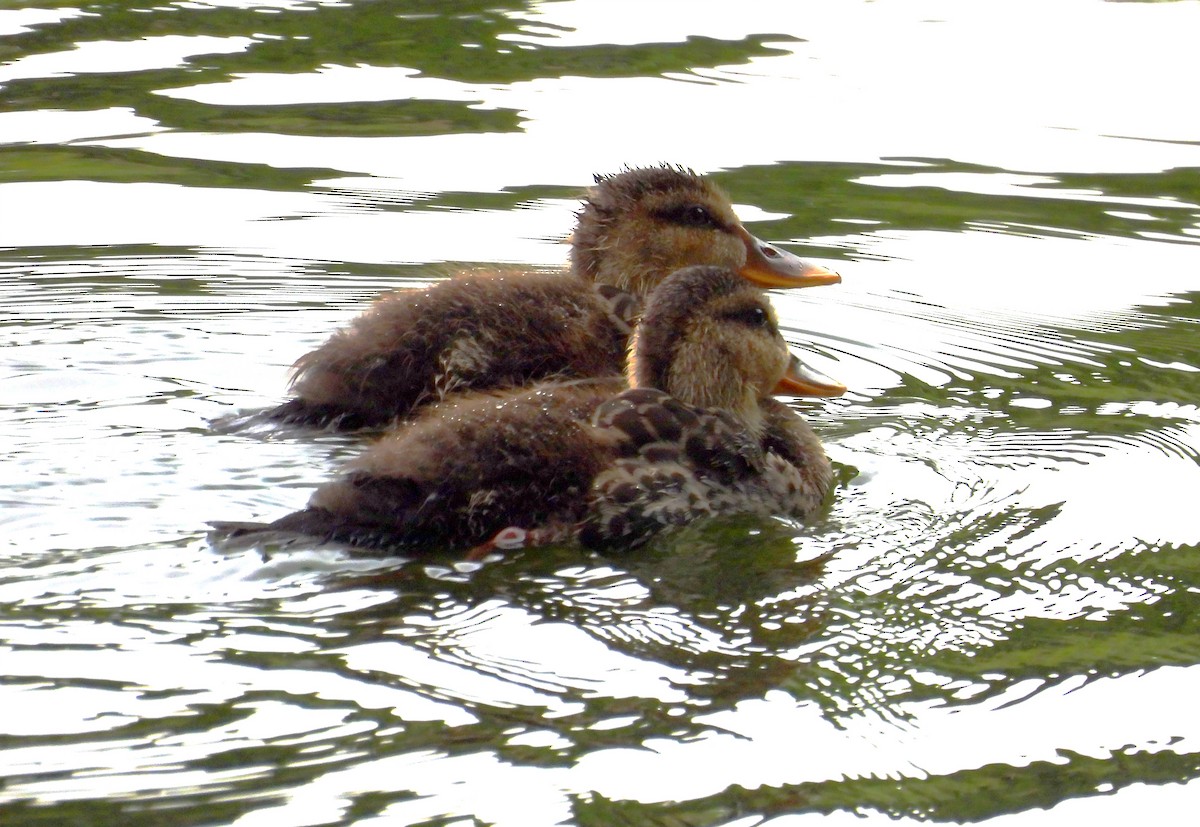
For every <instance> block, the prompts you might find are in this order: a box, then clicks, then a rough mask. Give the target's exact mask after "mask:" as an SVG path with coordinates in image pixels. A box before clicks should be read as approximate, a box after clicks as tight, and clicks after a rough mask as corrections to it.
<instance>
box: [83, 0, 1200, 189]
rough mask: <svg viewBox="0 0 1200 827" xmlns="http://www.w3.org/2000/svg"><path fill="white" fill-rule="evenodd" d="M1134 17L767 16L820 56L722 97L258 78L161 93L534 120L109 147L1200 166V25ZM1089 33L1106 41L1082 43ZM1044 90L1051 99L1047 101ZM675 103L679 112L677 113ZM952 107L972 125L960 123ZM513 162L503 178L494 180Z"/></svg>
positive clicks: (1096, 7) (588, 84) (471, 161)
mask: <svg viewBox="0 0 1200 827" xmlns="http://www.w3.org/2000/svg"><path fill="white" fill-rule="evenodd" d="M1131 5H1133V4H1120V3H1108V4H1096V3H1092V2H1083V0H1076V2H1073V3H1066V4H1055V6H1054V8H1053V9H1052V10H1050V9H1047V8H1046V7H1045V5H1044V4H1033V3H1028V4H1021V6H1022V7H1024V9H1025V11H1024V12H1021V11H1018V10H1017V7H1013V6H1011V5H1006V6H1005V7H1004V8H1003V12H1002V13H1000V12H998V11H997V8H996V7H994V6H991V5H987V4H983V5H977V4H969V5H962V4H947V3H926V4H920V5H912V4H905V5H900V6H885V7H878V6H876V5H874V4H846V3H831V2H824V3H820V4H811V3H808V4H794V5H792V6H786V7H784V6H779V5H778V4H769V5H768V4H753V3H750V4H744V7H742V8H739V14H738V23H737V26H736V28H735V31H740V30H753V31H757V32H764V33H771V32H775V33H783V34H789V35H793V36H796V37H800V38H806V40H805V41H803V42H794V41H783V42H779V43H775V44H772V45H773V46H774V47H776V48H778V49H780V50H781V51H782V52H783V54H780V55H771V56H764V57H757V58H753V59H752V60H750V62H749V63H748V64H747V65H744V66H732V67H723V68H719V69H716V70H712V71H707V72H705V77H708V78H711V79H713V80H714V82H712V83H708V84H699V83H686V82H679V81H678V80H674V79H671V78H580V77H563V78H541V79H537V80H532V81H521V82H515V83H511V84H487V83H465V82H460V81H453V80H447V79H444V78H437V77H429V76H424V75H420V74H418V73H417V72H416V71H415V70H413V69H410V68H404V67H396V68H387V67H373V66H357V67H324V68H321V69H319V70H318V71H317V72H315V73H308V74H299V75H296V74H292V75H282V74H271V73H255V74H247V75H243V76H241V77H238V78H236V79H234V80H232V81H228V82H224V83H218V84H204V85H200V86H196V87H188V88H183V89H173V90H163V92H162V94H168V95H171V96H175V97H180V98H185V99H188V100H195V101H200V102H206V103H214V104H222V105H233V106H239V105H241V106H246V105H255V104H257V105H265V104H280V103H289V102H291V103H300V102H308V103H311V102H318V101H365V100H404V99H419V100H421V99H423V100H452V101H463V102H469V103H473V104H475V105H477V106H480V107H486V108H507V109H511V110H514V111H517V112H520V113H521V115H522V117H523V118H524V119H525V121H526V122H525V123H524V125H523V127H522V131H521V132H520V133H510V134H472V135H441V136H432V137H407V138H322V139H319V140H318V139H312V138H305V137H300V136H285V135H270V136H267V135H248V134H226V135H214V134H209V135H201V134H189V133H184V132H173V133H166V134H161V135H154V136H146V137H136V138H129V139H122V140H99V141H97V143H99V144H102V145H104V146H120V147H139V148H143V149H146V150H147V151H150V152H156V153H161V154H164V155H174V156H179V157H187V158H208V159H213V160H226V161H238V162H243V163H260V162H268V163H272V164H276V165H286V166H295V167H326V168H330V169H342V170H348V171H356V172H365V173H370V174H373V175H376V176H380V175H382V176H387V177H393V178H395V179H396V180H397V181H398V182H399V183H398V185H397V186H398V188H401V189H403V188H410V189H422V190H445V189H458V190H472V191H495V190H499V189H502V188H504V187H506V186H514V185H517V184H520V183H525V182H528V181H531V180H537V181H580V182H584V181H586V180H587V176H588V175H589V174H590V173H591V172H593V171H596V170H606V169H614V168H616V167H618V166H620V165H621V164H625V163H652V162H656V161H661V160H663V159H664V158H667V159H671V160H674V161H679V162H683V163H686V164H689V165H691V166H694V167H696V168H697V169H699V170H701V171H711V170H715V169H719V168H722V167H725V166H729V164H730V159H729V156H728V149H727V147H731V146H736V147H737V155H736V157H737V164H739V165H750V164H767V163H772V162H777V161H781V160H789V159H804V160H810V161H817V160H859V159H863V158H872V159H875V158H889V157H891V158H895V157H935V158H936V157H944V158H955V159H956V160H959V161H963V162H972V163H978V164H985V165H989V166H995V167H1000V168H1004V169H1008V170H1022V171H1029V172H1036V171H1045V172H1063V171H1067V170H1076V171H1086V172H1099V171H1107V172H1115V171H1141V170H1162V169H1169V168H1172V167H1187V166H1193V167H1194V166H1200V147H1197V146H1196V145H1195V144H1193V143H1189V142H1190V141H1191V140H1192V139H1194V137H1195V134H1196V131H1197V128H1198V127H1200V124H1198V122H1197V118H1196V115H1195V113H1194V111H1193V108H1192V107H1188V106H1186V105H1183V102H1182V101H1172V100H1170V99H1169V98H1168V99H1166V100H1164V99H1163V98H1162V97H1160V96H1158V95H1155V94H1147V93H1146V92H1145V90H1146V89H1153V88H1155V87H1156V86H1157V85H1158V83H1160V82H1161V79H1162V78H1166V77H1194V76H1197V75H1198V74H1200V53H1197V52H1196V50H1195V49H1192V48H1191V45H1190V44H1191V32H1194V31H1197V30H1200V10H1198V9H1197V7H1196V5H1195V4H1189V3H1172V4H1162V5H1160V6H1159V7H1158V8H1157V9H1156V12H1157V13H1158V14H1159V15H1160V16H1159V17H1157V19H1156V20H1155V22H1154V23H1153V24H1152V25H1148V24H1146V23H1145V22H1144V20H1145V16H1144V14H1143V10H1141V9H1137V8H1130V6H1131ZM705 8H707V9H708V10H709V12H710V14H709V15H708V16H707V17H706V16H705V14H704V13H703V12H693V11H692V10H691V7H690V6H689V9H688V12H687V13H686V14H684V15H679V16H677V17H676V16H673V15H667V14H664V15H661V16H654V15H650V16H646V17H645V20H646V22H647V23H648V24H649V25H651V26H652V27H655V28H658V29H659V31H658V37H656V39H661V40H665V41H677V40H682V39H684V38H685V37H686V36H689V35H697V34H707V35H708V36H711V37H718V38H727V37H729V36H730V35H729V34H728V33H726V32H725V31H724V27H723V25H718V21H719V20H720V19H721V18H719V17H716V16H712V14H711V12H712V10H713V9H714V8H715V7H707V6H706V7H705ZM557 14H565V15H572V16H573V15H575V14H578V15H579V16H580V18H586V19H587V20H588V24H587V25H586V26H582V25H581V26H579V27H578V28H579V30H580V31H581V32H586V33H585V34H580V35H576V36H572V35H570V34H566V35H563V34H559V35H556V36H555V38H553V39H545V38H539V44H540V45H545V44H546V43H553V42H554V41H555V39H557V38H558V37H563V38H565V40H564V43H572V42H575V40H579V39H582V40H583V41H584V42H622V41H623V40H624V39H627V37H628V35H622V36H613V37H610V36H609V35H608V34H607V33H605V32H604V31H603V29H602V28H600V27H601V26H602V25H603V24H602V23H601V22H600V21H603V20H606V19H610V20H611V19H613V18H612V16H611V13H610V12H603V13H599V12H597V10H596V9H595V8H594V7H592V6H591V5H590V4H586V3H552V4H544V5H543V6H541V7H539V10H538V19H539V20H544V21H545V22H546V23H553V22H554V17H555V15H557ZM931 18H932V19H931ZM642 19H643V16H642V15H639V20H642ZM1084 19H1086V21H1087V22H1086V24H1084V23H1082V22H1081V21H1082V20H1084ZM568 20H570V18H568ZM1030 20H1036V21H1037V25H1030V24H1029V21H1030ZM566 25H567V26H569V27H570V26H571V23H570V22H568V23H567V24H566ZM706 26H707V28H706ZM1082 26H1086V30H1087V32H1088V34H1087V37H1079V36H1078V34H1079V32H1080V31H1081V27H1082ZM638 31H639V38H642V35H641V29H640V28H639V30H638ZM641 42H647V41H646V40H645V39H644V38H643V39H641ZM1014 44H1020V46H1019V53H1020V56H1021V58H1020V60H1014V59H1013V56H1014V51H1013V50H1014ZM1130 49H1136V50H1137V54H1138V60H1137V61H1135V62H1130V61H1124V60H1111V59H1106V58H1105V57H1102V56H1103V55H1115V54H1125V53H1127V52H1128V51H1129V50H1130ZM864 54H866V55H870V59H869V60H864V59H863V56H864ZM879 67H887V69H886V71H885V72H881V71H880V68H879ZM948 67H953V69H952V70H948ZM1033 87H1036V88H1038V93H1037V94H1036V95H1031V94H1030V93H1029V89H1030V88H1033ZM664 99H669V100H670V101H671V104H672V105H671V106H662V105H661V101H662V100H664ZM950 110H952V111H953V113H954V114H953V117H947V111H950ZM616 113H619V116H616ZM756 114H757V115H760V116H761V117H762V118H763V119H764V123H775V122H778V123H779V124H781V125H786V126H785V128H778V129H771V128H768V129H756V130H755V131H754V139H753V140H752V141H748V140H746V135H745V125H746V122H747V121H746V118H747V117H748V116H754V115H756ZM581 124H586V128H584V129H580V125H581ZM629 124H636V127H637V128H636V129H630V128H628V126H629ZM885 126H886V128H884V127H885ZM692 133H698V134H699V135H701V136H702V140H687V141H686V142H681V135H683V134H692ZM1133 138H1139V139H1147V140H1149V141H1152V142H1153V144H1152V146H1149V147H1148V146H1147V145H1146V141H1143V140H1131V139H1133ZM681 143H682V145H681ZM567 148H569V151H565V150H566V149H567ZM498 157H503V158H504V163H503V164H496V163H494V160H493V159H495V158H498Z"/></svg>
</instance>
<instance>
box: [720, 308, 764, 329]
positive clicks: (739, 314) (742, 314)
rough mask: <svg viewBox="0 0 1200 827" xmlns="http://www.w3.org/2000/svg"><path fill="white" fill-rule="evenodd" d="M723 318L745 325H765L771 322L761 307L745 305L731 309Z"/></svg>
mask: <svg viewBox="0 0 1200 827" xmlns="http://www.w3.org/2000/svg"><path fill="white" fill-rule="evenodd" d="M725 318H726V319H728V320H729V321H731V322H737V323H738V324H744V325H746V326H747V327H767V326H769V325H770V322H771V318H770V316H768V315H767V311H766V310H764V309H763V308H761V307H747V308H743V309H741V310H733V311H730V312H729V313H726V314H725Z"/></svg>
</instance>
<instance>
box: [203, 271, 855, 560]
mask: <svg viewBox="0 0 1200 827" xmlns="http://www.w3.org/2000/svg"><path fill="white" fill-rule="evenodd" d="M800 368H801V366H800V364H799V362H798V360H796V359H794V358H793V357H792V356H791V354H790V353H789V351H788V348H787V344H786V342H784V340H783V337H782V336H781V335H780V333H779V328H778V322H777V319H776V316H775V312H774V309H773V308H772V307H771V305H770V302H769V301H768V300H767V298H766V296H765V294H763V293H762V291H760V290H759V289H757V288H756V287H754V286H753V285H751V284H750V283H749V282H747V281H746V280H744V279H743V278H741V277H740V276H739V275H738V274H737V273H736V272H734V271H732V270H729V269H727V268H719V267H707V266H699V267H689V268H685V269H683V270H681V271H679V272H677V273H675V274H674V275H672V276H671V277H670V278H668V279H667V280H666V281H665V282H663V283H662V285H661V286H660V287H659V288H657V289H656V290H655V291H654V293H653V294H651V297H650V300H649V303H648V306H647V308H646V312H645V315H644V317H643V318H642V320H641V322H640V324H639V325H638V328H637V332H636V333H635V335H634V336H633V338H632V342H631V345H630V349H629V356H628V364H627V372H626V376H625V377H620V376H618V377H600V378H587V379H577V380H571V381H566V382H557V383H554V382H547V383H542V384H539V385H537V386H535V387H532V388H528V389H524V390H518V391H509V392H507V393H493V394H488V393H476V394H470V395H464V396H461V397H457V398H455V399H452V400H449V401H447V402H444V403H442V404H440V405H436V406H432V407H430V408H428V409H426V410H425V411H423V412H422V413H421V414H420V415H419V416H418V417H417V418H416V419H414V420H413V421H412V422H410V423H407V424H405V425H403V426H401V427H399V428H397V429H395V430H393V431H392V432H390V433H389V434H387V435H386V436H384V437H383V438H382V439H381V440H380V441H378V442H376V443H375V444H374V445H372V446H371V447H370V448H368V449H367V450H366V451H365V452H364V453H363V454H362V455H361V456H359V457H358V458H357V459H356V460H354V461H353V462H352V463H351V464H350V466H349V469H348V472H347V473H346V474H345V475H344V476H342V477H341V478H339V479H336V480H334V481H332V482H330V483H327V484H325V485H323V486H321V487H320V488H319V489H317V491H316V492H315V494H314V495H313V497H312V499H311V500H310V502H309V505H308V507H307V508H305V509H303V510H301V511H297V512H294V513H293V514H290V515H288V516H285V517H283V518H281V519H279V520H276V521H275V522H273V523H270V524H262V523H214V524H213V525H214V527H216V528H217V529H218V530H219V531H221V532H222V533H225V534H229V535H232V536H244V535H252V536H255V535H256V536H263V535H264V533H272V534H284V535H297V534H298V535H302V536H306V537H309V538H312V539H315V540H317V541H321V542H327V541H333V542H340V543H346V544H350V545H353V546H357V547H359V548H361V549H368V550H375V551H381V552H384V553H388V552H400V553H405V554H421V553H425V552H430V551H436V550H460V551H466V552H467V553H468V555H469V556H479V555H481V554H484V553H486V552H487V551H489V550H491V549H495V548H499V549H505V548H514V547H517V546H526V545H536V544H541V543H546V542H554V541H560V540H567V539H571V538H576V537H577V538H578V539H580V540H581V541H582V542H583V544H584V545H586V546H588V547H590V548H595V549H599V550H623V549H627V548H632V547H635V546H637V545H640V544H642V543H644V542H645V541H646V540H648V539H649V538H650V537H652V536H654V535H655V534H656V533H657V532H658V531H660V530H662V529H663V528H666V527H669V526H673V525H680V524H683V523H686V522H691V521H693V520H694V519H696V518H699V517H705V516H712V515H719V514H740V513H751V514H762V515H771V514H778V515H781V516H791V517H796V518H804V517H807V516H809V515H811V514H812V513H813V512H814V511H815V510H816V509H817V508H818V507H819V506H820V504H821V502H822V501H823V499H824V497H825V496H826V493H827V492H828V490H829V488H830V485H831V483H832V470H831V467H830V464H829V460H828V459H827V458H826V456H825V453H824V451H823V449H822V448H821V445H820V442H819V441H818V440H817V437H816V436H815V434H813V432H812V430H811V429H810V428H809V426H808V425H807V424H806V423H805V422H804V421H803V420H802V419H801V418H800V417H799V416H798V415H796V414H795V413H794V412H793V411H791V410H790V409H789V408H787V406H786V405H783V404H782V403H779V402H777V401H776V400H772V399H770V398H769V397H770V395H771V394H772V393H773V392H776V391H779V392H783V393H791V394H797V395H799V394H803V395H821V396H832V395H837V394H840V393H842V392H844V391H845V388H844V387H842V386H841V385H837V384H835V383H832V382H831V381H829V380H824V379H815V378H813V377H812V376H809V375H806V374H804V373H803V371H802V370H801V369H800Z"/></svg>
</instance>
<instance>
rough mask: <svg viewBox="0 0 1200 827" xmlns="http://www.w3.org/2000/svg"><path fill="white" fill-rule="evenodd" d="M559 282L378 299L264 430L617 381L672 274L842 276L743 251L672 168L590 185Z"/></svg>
mask: <svg viewBox="0 0 1200 827" xmlns="http://www.w3.org/2000/svg"><path fill="white" fill-rule="evenodd" d="M577 219H578V224H577V227H576V229H575V232H574V234H573V236H572V248H571V263H572V271H571V272H570V273H561V272H550V273H547V272H533V273H525V272H518V273H512V272H508V273H505V272H498V273H473V274H464V275H460V276H457V277H455V278H451V279H447V280H444V281H441V282H439V283H437V284H435V285H433V286H431V287H428V288H425V289H414V290H401V291H398V292H395V293H392V294H390V295H388V296H385V297H384V298H383V299H381V300H379V301H378V302H376V303H375V305H374V306H372V308H371V309H370V310H368V311H367V312H365V313H364V314H363V315H361V316H359V317H358V318H357V319H355V320H354V321H353V322H352V323H351V324H350V326H349V327H347V328H345V329H343V330H340V331H338V332H337V333H335V334H334V335H333V336H332V337H331V338H330V339H329V340H328V341H326V342H325V343H324V344H323V345H321V346H320V347H319V348H317V349H316V350H314V351H313V352H311V353H309V354H307V355H305V356H303V357H301V358H300V359H299V361H297V362H296V365H295V373H294V376H293V379H292V391H293V393H294V395H295V396H294V398H293V399H291V400H289V401H288V402H285V403H284V404H282V405H280V406H279V407H277V408H275V409H273V410H271V411H269V412H267V413H266V414H265V416H266V418H267V419H269V420H271V421H275V422H283V423H290V424H297V425H310V426H318V427H332V428H339V429H353V428H361V427H377V426H383V425H386V424H388V423H390V422H392V421H393V420H395V419H397V418H401V417H405V416H408V415H409V414H410V413H411V412H412V411H413V410H414V409H416V408H417V407H419V406H421V405H424V404H428V403H431V402H436V401H439V400H441V399H444V398H446V396H447V395H448V394H450V393H453V392H461V391H466V390H488V389H493V388H505V387H520V386H525V385H529V384H531V383H532V382H535V381H537V380H540V379H547V378H556V379H569V378H582V377H591V376H604V375H608V374H616V373H620V372H621V369H622V365H623V363H624V357H625V350H626V346H627V342H628V337H629V333H630V330H631V329H632V324H633V322H634V321H636V318H637V315H638V313H639V312H640V310H641V300H642V299H643V298H644V297H645V296H646V295H647V294H648V293H649V292H650V291H651V290H652V289H653V288H654V287H655V286H656V285H657V284H658V283H659V282H661V281H662V280H663V279H664V278H666V277H667V275H669V274H670V273H672V272H674V271H675V270H678V269H680V268H681V267H686V266H689V265H693V264H711V265H717V266H722V267H728V268H731V269H733V270H736V271H738V272H739V273H740V274H741V275H742V276H744V277H745V278H747V279H750V280H751V281H753V282H755V283H756V284H759V285H761V286H764V287H806V286H812V285H821V284H833V283H836V282H838V281H840V280H841V279H840V277H839V276H838V275H837V274H836V273H833V272H831V271H829V270H826V269H824V268H822V267H820V266H817V265H814V264H810V263H807V262H805V261H802V260H801V259H799V258H797V257H796V256H794V255H792V254H791V253H788V252H786V251H784V250H780V249H778V248H776V247H773V246H771V245H770V244H766V243H764V242H762V241H759V240H758V239H756V238H754V237H753V236H752V235H750V233H749V232H748V231H747V230H746V228H745V227H743V226H742V223H741V222H740V221H739V220H738V217H737V215H735V214H734V212H733V207H732V205H731V203H730V201H729V198H728V197H727V196H726V195H725V194H724V193H723V192H721V190H720V189H718V188H717V187H716V185H714V184H713V183H712V182H711V181H708V180H706V179H705V178H703V177H701V176H699V175H697V174H695V173H694V172H691V171H689V170H685V169H682V168H676V167H668V166H663V167H653V168H645V169H629V170H625V171H623V172H621V173H618V174H615V175H609V176H596V186H595V187H594V188H593V189H592V190H590V191H589V193H588V195H587V198H586V200H585V201H584V204H583V207H582V209H581V210H580V211H579V213H578V214H577Z"/></svg>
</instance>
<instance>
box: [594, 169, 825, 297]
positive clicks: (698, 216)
mask: <svg viewBox="0 0 1200 827" xmlns="http://www.w3.org/2000/svg"><path fill="white" fill-rule="evenodd" d="M595 180H596V186H595V187H593V188H592V189H591V190H589V191H588V195H587V198H586V200H585V201H584V204H583V208H582V209H581V210H580V211H579V213H578V214H577V216H576V217H577V219H578V224H577V226H576V228H575V233H574V235H573V236H572V240H571V264H572V266H573V268H574V270H575V272H576V273H578V274H579V275H582V276H584V277H586V278H590V279H592V280H593V281H595V282H596V283H598V284H610V285H613V286H614V287H619V288H621V289H622V290H626V291H628V292H630V293H635V294H637V295H641V296H644V295H647V294H648V293H650V291H651V290H653V289H654V287H655V286H656V285H658V284H659V283H660V282H662V280H663V279H665V278H666V277H667V276H668V275H670V274H671V273H673V272H675V271H676V270H678V269H680V268H682V267H687V266H690V265H698V264H707V265H714V266H718V267H727V268H729V269H732V270H735V271H737V272H738V273H739V274H740V275H741V276H743V277H744V278H746V279H749V280H750V281H752V282H754V283H755V284H758V285H760V286H762V287H810V286H816V285H821V284H836V283H837V282H839V281H841V276H839V275H838V274H837V273H834V272H832V271H831V270H827V269H825V268H824V267H821V266H820V265H816V264H812V263H810V262H807V261H804V260H803V259H800V258H798V257H796V256H794V255H792V254H791V253H789V252H787V251H786V250H781V249H779V248H778V247H774V246H772V245H770V244H767V243H766V242H763V241H760V240H758V239H757V238H755V237H754V236H752V235H751V234H750V233H749V231H747V230H746V228H745V227H744V226H742V222H741V221H740V220H739V219H738V217H737V215H736V214H735V213H734V211H733V205H732V204H731V203H730V201H729V197H728V196H727V195H725V193H724V192H722V191H721V190H720V189H719V188H718V187H717V186H716V185H715V184H713V183H712V182H711V181H708V180H707V179H705V178H703V177H701V176H699V175H697V174H696V173H694V172H692V171H691V170H688V169H684V168H683V167H672V166H665V165H664V166H661V167H647V168H641V169H626V170H624V171H622V172H620V173H617V174H615V175H597V176H595Z"/></svg>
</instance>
